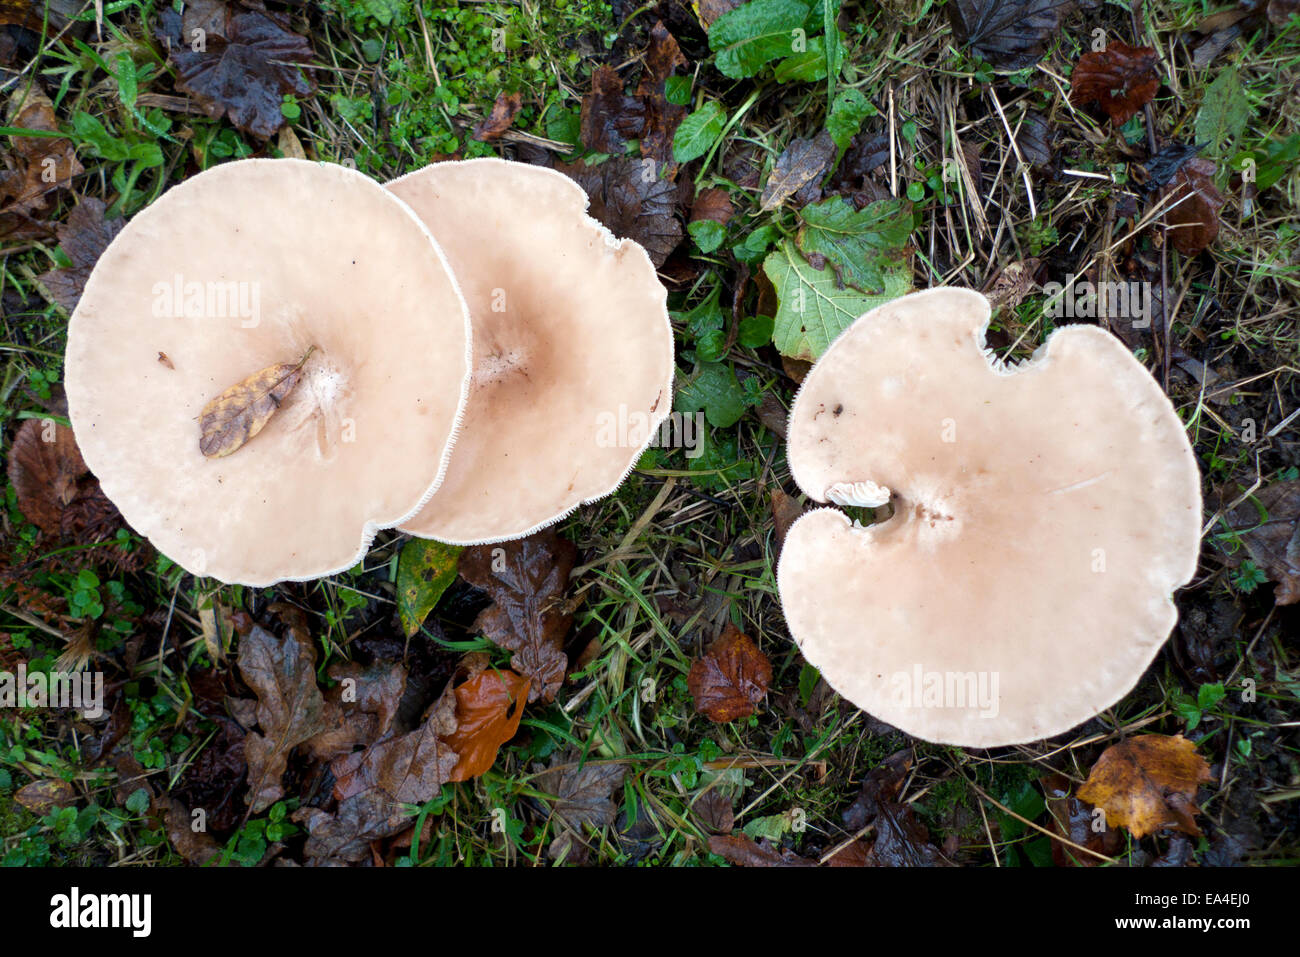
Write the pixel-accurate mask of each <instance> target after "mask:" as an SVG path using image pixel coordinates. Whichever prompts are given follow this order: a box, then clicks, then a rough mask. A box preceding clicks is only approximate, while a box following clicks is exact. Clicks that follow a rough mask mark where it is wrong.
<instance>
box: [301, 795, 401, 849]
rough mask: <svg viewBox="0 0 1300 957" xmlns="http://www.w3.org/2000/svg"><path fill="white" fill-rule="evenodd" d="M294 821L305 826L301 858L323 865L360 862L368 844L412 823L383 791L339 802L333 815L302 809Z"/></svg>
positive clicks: (311, 809)
mask: <svg viewBox="0 0 1300 957" xmlns="http://www.w3.org/2000/svg"><path fill="white" fill-rule="evenodd" d="M293 819H294V820H295V821H297V822H299V823H303V824H305V825H306V827H307V833H308V835H309V836H308V838H307V842H306V844H305V845H304V846H303V855H304V856H305V857H307V858H308V859H309V860H313V861H316V862H319V863H323V864H333V863H336V862H346V861H360V860H362V859H364V858H366V857H368V856H369V855H370V842H371V841H375V840H379V839H380V838H384V837H391V836H392V835H394V834H396V833H397V832H398V831H400V830H401V829H402V828H403V827H408V826H409V825H410V821H411V819H410V818H409V817H407V816H406V815H405V814H403V813H402V809H401V808H400V807H399V806H398V805H397V804H396V803H395V802H394V801H393V798H392V796H391V795H389V794H388V793H387V792H386V791H384V790H383V789H382V788H371V789H370V790H369V791H363V792H361V793H360V794H355V795H353V796H352V797H350V798H347V799H346V800H343V801H340V802H339V807H338V811H337V812H336V813H334V814H329V813H327V812H325V811H322V810H320V809H319V808H314V807H305V808H299V809H298V810H297V811H295V812H294V814H293Z"/></svg>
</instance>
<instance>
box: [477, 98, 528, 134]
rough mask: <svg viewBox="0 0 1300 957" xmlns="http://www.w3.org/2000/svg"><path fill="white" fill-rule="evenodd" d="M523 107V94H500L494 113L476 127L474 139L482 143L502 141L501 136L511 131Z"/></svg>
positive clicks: (493, 108) (495, 103)
mask: <svg viewBox="0 0 1300 957" xmlns="http://www.w3.org/2000/svg"><path fill="white" fill-rule="evenodd" d="M523 106H524V98H523V95H522V94H520V93H505V92H501V93H498V94H497V98H496V102H494V103H493V104H492V112H491V113H489V114H488V115H487V116H485V117H484V118H483V119H482V120H480V121H479V122H478V123H477V124H476V125H475V126H474V132H473V134H472V135H473V137H474V139H476V140H478V141H479V142H480V143H495V142H496V141H497V140H499V139H501V135H502V134H503V133H505V132H506V131H507V130H509V129H510V127H511V125H512V124H513V123H514V121H515V117H516V116H518V115H519V111H520V110H521V109H523Z"/></svg>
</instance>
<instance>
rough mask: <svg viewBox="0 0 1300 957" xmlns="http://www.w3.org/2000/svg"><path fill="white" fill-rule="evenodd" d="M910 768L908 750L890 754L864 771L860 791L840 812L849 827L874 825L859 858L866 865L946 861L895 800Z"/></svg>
mask: <svg viewBox="0 0 1300 957" xmlns="http://www.w3.org/2000/svg"><path fill="white" fill-rule="evenodd" d="M911 767H912V755H911V752H910V751H906V750H904V751H898V752H895V753H894V754H892V755H890V756H889V757H888V758H886V759H885V760H884V761H883V762H881V763H880V765H878V766H877V767H875V768H873V769H872V770H871V771H870V772H868V774H867V776H866V778H864V779H863V781H862V790H861V791H860V792H859V793H858V796H857V798H856V799H855V800H854V802H853V803H852V804H851V805H850V806H849V808H848V809H847V810H846V811H845V812H844V823H845V824H846V825H847V826H848V827H849V828H850V829H852V830H855V831H856V830H861V829H862V828H864V827H865V826H866V825H868V824H871V825H873V826H874V833H875V840H874V841H873V842H872V844H871V847H870V848H869V849H867V851H866V854H865V855H864V859H863V864H864V865H865V866H867V867H937V866H944V865H947V864H948V863H949V862H948V861H947V860H946V859H945V858H944V856H943V854H942V853H941V852H940V851H939V849H938V848H937V847H935V846H934V845H933V844H931V843H930V832H929V830H928V829H927V828H926V827H925V825H924V824H922V823H921V822H920V820H918V819H917V817H916V814H915V813H914V812H913V811H912V808H911V807H910V806H909V805H907V804H903V803H900V802H899V800H898V798H899V796H900V794H901V793H902V788H903V784H904V782H905V781H906V780H907V772H908V771H909V770H911Z"/></svg>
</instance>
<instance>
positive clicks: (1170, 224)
mask: <svg viewBox="0 0 1300 957" xmlns="http://www.w3.org/2000/svg"><path fill="white" fill-rule="evenodd" d="M1214 169H1215V167H1214V164H1213V163H1212V162H1210V161H1209V160H1205V159H1201V158H1199V157H1196V158H1193V159H1189V160H1188V161H1187V162H1186V163H1184V164H1183V165H1182V166H1181V167H1180V168H1179V170H1178V172H1177V173H1176V174H1175V175H1174V179H1173V182H1171V183H1170V184H1169V185H1168V186H1166V187H1165V189H1164V195H1165V197H1169V196H1171V195H1172V198H1171V199H1169V206H1167V207H1166V209H1167V210H1168V212H1166V213H1165V223H1166V227H1165V228H1166V231H1167V232H1168V234H1169V241H1170V242H1171V243H1173V245H1174V248H1175V249H1177V250H1178V251H1179V252H1180V253H1182V254H1183V255H1184V256H1195V255H1197V254H1198V253H1200V252H1201V251H1202V250H1203V249H1205V247H1207V246H1209V245H1210V243H1212V242H1214V240H1215V239H1216V238H1218V235H1219V210H1220V209H1222V208H1223V197H1222V196H1221V195H1220V194H1219V191H1218V190H1217V189H1216V188H1215V186H1214ZM1187 197H1190V198H1187ZM1174 203H1177V204H1178V205H1177V206H1174V205H1173V204H1174ZM1169 207H1173V208H1169Z"/></svg>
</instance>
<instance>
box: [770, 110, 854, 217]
mask: <svg viewBox="0 0 1300 957" xmlns="http://www.w3.org/2000/svg"><path fill="white" fill-rule="evenodd" d="M836 152H837V151H836V148H835V141H834V140H832V139H831V135H830V134H829V133H827V132H826V131H825V130H822V131H821V132H820V133H818V134H817V135H816V136H814V137H812V138H811V139H796V140H792V141H791V142H790V145H789V146H787V147H786V148H785V152H783V153H782V154H781V155H780V156H779V157H777V161H776V165H775V166H774V167H773V168H772V173H771V175H770V176H768V178H767V185H765V186H764V187H763V196H762V201H761V210H762V211H763V212H767V211H768V210H772V209H776V207H778V206H780V205H781V204H782V203H784V202H785V201H786V200H787V199H789V198H790V197H791V196H793V195H794V194H795V193H797V192H799V191H800V190H801V189H803V188H804V187H806V186H809V185H812V186H814V187H815V186H816V185H817V184H818V183H820V181H821V178H822V177H823V176H824V175H825V174H826V171H827V170H828V169H829V168H830V165H831V162H832V161H833V160H834V159H835V154H836Z"/></svg>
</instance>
